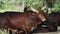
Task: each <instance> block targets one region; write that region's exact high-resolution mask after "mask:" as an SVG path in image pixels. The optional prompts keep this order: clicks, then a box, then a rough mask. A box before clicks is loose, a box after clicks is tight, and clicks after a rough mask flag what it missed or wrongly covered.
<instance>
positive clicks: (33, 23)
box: [0, 10, 45, 34]
mask: <svg viewBox="0 0 60 34" xmlns="http://www.w3.org/2000/svg"><path fill="white" fill-rule="evenodd" d="M29 11H30V10H29ZM0 17H1V18H0V19H1V21H0V24H1V25H0V26H1V27H3V28H12V29H22V30H23V31H25V33H26V34H29V32H31V31H32V30H33V29H34V28H36V27H37V25H38V24H41V22H40V21H41V20H42V21H44V20H45V17H44V15H43V13H41V12H39V13H35V12H33V11H32V12H24V13H19V12H5V13H3V14H1V16H0ZM3 20H4V21H3Z"/></svg>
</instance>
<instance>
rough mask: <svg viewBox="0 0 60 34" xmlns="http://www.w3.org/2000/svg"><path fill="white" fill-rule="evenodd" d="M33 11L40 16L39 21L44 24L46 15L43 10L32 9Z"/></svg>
mask: <svg viewBox="0 0 60 34" xmlns="http://www.w3.org/2000/svg"><path fill="white" fill-rule="evenodd" d="M31 10H32V11H34V12H36V13H37V14H38V17H39V19H40V20H41V21H42V22H43V21H45V20H46V18H45V16H44V13H43V11H42V10H35V9H34V8H32V7H31Z"/></svg>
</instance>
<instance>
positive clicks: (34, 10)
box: [31, 7, 39, 13]
mask: <svg viewBox="0 0 60 34" xmlns="http://www.w3.org/2000/svg"><path fill="white" fill-rule="evenodd" d="M31 10H32V11H33V12H36V13H39V11H38V10H36V9H34V8H33V7H31Z"/></svg>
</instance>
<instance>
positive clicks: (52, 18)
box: [45, 12, 60, 32]
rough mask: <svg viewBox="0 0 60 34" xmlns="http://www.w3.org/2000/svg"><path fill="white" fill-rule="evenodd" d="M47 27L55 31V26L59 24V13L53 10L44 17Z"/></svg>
mask: <svg viewBox="0 0 60 34" xmlns="http://www.w3.org/2000/svg"><path fill="white" fill-rule="evenodd" d="M45 23H46V24H47V25H48V27H49V28H50V29H51V30H52V31H54V32H56V31H57V27H58V26H60V13H58V12H56V13H55V12H54V13H51V14H50V15H49V16H48V17H47V18H46V22H45Z"/></svg>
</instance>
